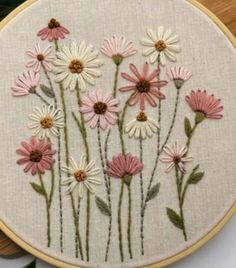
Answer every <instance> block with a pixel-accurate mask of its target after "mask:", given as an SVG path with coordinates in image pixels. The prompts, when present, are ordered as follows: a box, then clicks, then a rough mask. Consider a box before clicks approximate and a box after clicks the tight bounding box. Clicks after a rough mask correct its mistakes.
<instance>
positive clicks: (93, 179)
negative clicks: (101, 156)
mask: <svg viewBox="0 0 236 268" xmlns="http://www.w3.org/2000/svg"><path fill="white" fill-rule="evenodd" d="M62 170H63V172H65V173H67V174H68V173H69V175H70V177H69V178H68V177H67V178H63V179H62V185H65V186H68V188H67V191H66V192H67V194H70V193H72V192H73V191H74V189H75V187H77V186H78V190H79V196H80V197H81V198H83V195H84V190H85V188H87V189H88V191H90V192H91V193H94V192H95V189H94V187H93V185H99V184H101V180H100V179H99V178H98V177H97V175H98V174H99V173H100V171H101V170H100V169H99V168H96V167H95V161H91V162H90V163H89V164H86V157H85V155H82V156H81V158H80V162H79V165H77V163H76V162H75V160H74V159H73V158H72V157H70V166H69V167H66V166H63V167H62Z"/></svg>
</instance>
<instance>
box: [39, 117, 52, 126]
mask: <svg viewBox="0 0 236 268" xmlns="http://www.w3.org/2000/svg"><path fill="white" fill-rule="evenodd" d="M40 124H41V126H42V128H51V127H52V126H53V119H52V118H51V117H50V116H46V117H44V118H42V119H41V120H40Z"/></svg>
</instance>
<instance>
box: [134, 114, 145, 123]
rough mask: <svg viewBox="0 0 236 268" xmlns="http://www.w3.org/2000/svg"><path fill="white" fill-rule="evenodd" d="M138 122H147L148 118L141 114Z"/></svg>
mask: <svg viewBox="0 0 236 268" xmlns="http://www.w3.org/2000/svg"><path fill="white" fill-rule="evenodd" d="M136 119H137V121H139V122H146V121H147V116H146V114H145V113H144V112H140V113H139V115H138V116H137V117H136Z"/></svg>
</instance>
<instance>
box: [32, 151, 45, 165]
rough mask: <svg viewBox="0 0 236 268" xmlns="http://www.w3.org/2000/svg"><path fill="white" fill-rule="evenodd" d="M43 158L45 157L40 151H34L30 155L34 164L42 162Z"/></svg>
mask: <svg viewBox="0 0 236 268" xmlns="http://www.w3.org/2000/svg"><path fill="white" fill-rule="evenodd" d="M42 156H43V154H42V153H41V152H40V151H38V150H35V151H32V152H31V153H30V161H31V162H34V163H38V162H40V161H41V159H42Z"/></svg>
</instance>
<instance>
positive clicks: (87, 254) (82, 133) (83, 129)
mask: <svg viewBox="0 0 236 268" xmlns="http://www.w3.org/2000/svg"><path fill="white" fill-rule="evenodd" d="M75 90H76V97H77V101H78V106H79V108H80V107H81V103H82V102H81V98H80V88H79V85H78V83H77V84H76V89H75ZM78 123H79V124H78ZM77 124H78V127H79V126H80V127H79V129H80V131H81V135H82V138H83V142H84V147H85V153H86V161H87V164H88V163H89V161H90V160H89V159H90V157H89V146H88V141H87V130H86V128H85V121H84V115H83V113H81V112H80V121H79V120H77ZM90 199H91V197H90V192H89V190H87V225H86V257H87V261H89V257H90V256H89V235H90V206H91V204H90V202H91V200H90Z"/></svg>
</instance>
